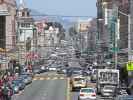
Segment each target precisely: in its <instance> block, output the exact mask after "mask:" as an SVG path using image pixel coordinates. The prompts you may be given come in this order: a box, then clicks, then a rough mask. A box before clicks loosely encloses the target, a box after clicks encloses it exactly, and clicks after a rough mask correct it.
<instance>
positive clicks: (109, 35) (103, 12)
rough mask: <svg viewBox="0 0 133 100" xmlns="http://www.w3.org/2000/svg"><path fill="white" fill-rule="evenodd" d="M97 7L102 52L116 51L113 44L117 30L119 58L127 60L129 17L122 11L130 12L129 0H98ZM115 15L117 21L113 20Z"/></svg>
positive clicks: (123, 60) (122, 60)
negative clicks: (113, 49)
mask: <svg viewBox="0 0 133 100" xmlns="http://www.w3.org/2000/svg"><path fill="white" fill-rule="evenodd" d="M114 5H115V7H116V8H117V9H115V7H114ZM97 8H98V9H97V11H98V12H97V19H98V20H97V27H98V33H99V41H100V46H101V49H102V52H103V51H106V52H107V53H109V52H114V51H112V45H113V44H114V43H115V37H114V36H115V34H114V33H116V32H117V34H118V35H117V36H118V41H117V44H118V48H119V51H118V58H119V60H121V61H120V62H127V61H128V17H127V16H125V15H123V14H121V13H120V11H121V12H123V13H125V14H127V15H128V14H129V0H97ZM114 17H116V21H114V20H112V19H113V18H114ZM113 21H114V22H113ZM112 23H115V25H113V24H112ZM111 25H113V26H111Z"/></svg>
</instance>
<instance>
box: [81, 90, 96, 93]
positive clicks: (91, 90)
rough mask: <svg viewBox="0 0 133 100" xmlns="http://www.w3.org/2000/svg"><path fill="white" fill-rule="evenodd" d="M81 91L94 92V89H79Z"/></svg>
mask: <svg viewBox="0 0 133 100" xmlns="http://www.w3.org/2000/svg"><path fill="white" fill-rule="evenodd" d="M81 92H85V93H94V92H95V90H94V89H81Z"/></svg>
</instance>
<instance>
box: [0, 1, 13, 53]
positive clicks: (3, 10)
mask: <svg viewBox="0 0 133 100" xmlns="http://www.w3.org/2000/svg"><path fill="white" fill-rule="evenodd" d="M15 17H16V1H15V0H0V48H3V49H6V51H9V50H11V49H13V48H14V47H15V46H16V30H15V22H16V18H15Z"/></svg>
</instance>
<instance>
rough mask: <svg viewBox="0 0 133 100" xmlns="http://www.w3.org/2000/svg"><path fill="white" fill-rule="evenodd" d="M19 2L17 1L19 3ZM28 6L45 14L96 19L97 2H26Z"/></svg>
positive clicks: (36, 0) (32, 0)
mask: <svg viewBox="0 0 133 100" xmlns="http://www.w3.org/2000/svg"><path fill="white" fill-rule="evenodd" d="M18 1H19V0H17V2H18ZM24 1H25V3H26V6H27V7H29V8H30V9H35V10H37V11H39V12H41V13H43V14H49V15H65V16H90V17H96V14H97V9H96V0H24Z"/></svg>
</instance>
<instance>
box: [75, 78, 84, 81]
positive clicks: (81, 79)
mask: <svg viewBox="0 0 133 100" xmlns="http://www.w3.org/2000/svg"><path fill="white" fill-rule="evenodd" d="M74 80H75V81H84V79H83V78H75V79H74Z"/></svg>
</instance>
